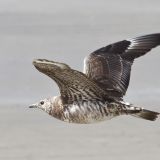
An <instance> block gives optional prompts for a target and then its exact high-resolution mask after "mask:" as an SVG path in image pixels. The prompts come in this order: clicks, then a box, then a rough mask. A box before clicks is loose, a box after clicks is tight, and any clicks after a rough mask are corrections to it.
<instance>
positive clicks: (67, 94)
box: [33, 59, 110, 105]
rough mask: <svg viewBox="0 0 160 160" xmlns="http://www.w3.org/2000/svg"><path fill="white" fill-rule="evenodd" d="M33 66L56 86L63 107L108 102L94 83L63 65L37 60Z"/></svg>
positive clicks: (102, 91) (103, 93)
mask: <svg viewBox="0 0 160 160" xmlns="http://www.w3.org/2000/svg"><path fill="white" fill-rule="evenodd" d="M33 64H34V66H35V67H36V68H37V69H38V70H39V71H40V72H42V73H44V74H46V75H47V76H49V77H50V78H52V79H53V80H54V81H55V82H56V83H57V84H58V86H59V88H60V93H61V98H62V100H63V104H64V105H65V104H67V105H68V104H73V103H74V102H76V101H89V100H92V101H97V100H100V101H102V100H110V98H109V97H108V96H107V94H106V92H105V91H104V90H103V89H101V88H100V87H99V86H98V85H97V84H96V83H95V82H93V81H92V80H90V79H88V77H87V76H86V75H85V74H83V73H81V72H78V71H75V70H73V69H71V68H70V67H69V66H68V65H66V64H64V63H58V62H54V61H48V60H44V59H38V60H35V61H34V62H33Z"/></svg>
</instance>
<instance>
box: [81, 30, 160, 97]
mask: <svg viewBox="0 0 160 160" xmlns="http://www.w3.org/2000/svg"><path fill="white" fill-rule="evenodd" d="M158 45H160V33H157V34H150V35H145V36H141V37H136V38H132V39H128V40H123V41H120V42H117V43H113V44H111V45H108V46H106V47H103V48H100V49H98V50H96V51H95V52H93V53H91V54H90V55H89V56H88V57H87V58H86V59H85V64H84V73H85V74H86V75H87V76H88V77H89V78H90V79H92V80H94V81H95V82H96V83H97V84H98V85H99V86H100V87H101V88H103V89H104V90H105V91H107V92H108V93H109V94H110V95H112V96H115V97H123V95H125V93H126V91H127V88H128V85H129V81H130V73H131V66H132V64H133V61H134V59H135V58H138V57H140V56H143V55H144V54H146V53H147V52H149V51H150V50H151V49H152V48H154V47H156V46H158Z"/></svg>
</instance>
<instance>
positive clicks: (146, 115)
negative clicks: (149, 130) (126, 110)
mask: <svg viewBox="0 0 160 160" xmlns="http://www.w3.org/2000/svg"><path fill="white" fill-rule="evenodd" d="M131 115H132V116H135V117H138V118H142V119H146V120H150V121H155V120H156V119H157V118H158V115H160V113H158V112H154V111H149V110H146V109H142V110H141V111H139V113H135V114H131Z"/></svg>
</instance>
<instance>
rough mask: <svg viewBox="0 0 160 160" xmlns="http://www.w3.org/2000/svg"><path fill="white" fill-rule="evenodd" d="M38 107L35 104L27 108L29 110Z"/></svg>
mask: <svg viewBox="0 0 160 160" xmlns="http://www.w3.org/2000/svg"><path fill="white" fill-rule="evenodd" d="M37 107H38V106H37V105H36V104H31V105H30V106H29V108H37Z"/></svg>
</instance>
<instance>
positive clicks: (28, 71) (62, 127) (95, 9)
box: [0, 0, 160, 160]
mask: <svg viewBox="0 0 160 160" xmlns="http://www.w3.org/2000/svg"><path fill="white" fill-rule="evenodd" d="M156 32H160V1H159V0H152V1H150V0H134V1H129V0H121V1H117V0H79V1H78V0H45V1H44V0H0V58H1V62H0V159H2V160H14V159H15V160H36V159H38V160H44V159H45V160H50V159H56V160H63V159H65V160H66V159H67V160H68V159H69V160H72V159H77V160H79V159H81V160H88V159H93V160H99V159H101V160H103V159H112V160H128V159H129V160H133V159H136V160H150V159H154V160H159V157H160V138H159V135H160V120H157V121H156V122H154V123H153V122H148V121H144V120H140V119H136V118H133V117H127V116H124V117H118V118H115V119H113V120H111V121H106V122H102V123H98V124H93V125H75V124H67V123H63V122H60V121H58V120H56V119H54V118H52V117H50V116H48V115H47V114H46V113H44V112H42V111H40V110H31V109H28V105H29V104H31V103H34V102H36V101H39V100H40V99H43V98H45V97H50V96H54V95H57V94H59V91H58V87H57V85H56V84H55V83H54V82H53V81H52V80H50V79H49V78H48V77H47V76H45V75H42V74H40V73H39V72H38V71H37V70H36V69H35V68H34V67H33V65H32V61H33V59H35V58H46V59H51V60H55V61H60V62H65V63H67V64H69V65H70V66H71V67H72V68H75V69H77V70H83V59H84V57H85V56H86V55H88V54H89V53H91V52H92V51H94V50H96V49H98V48H100V47H102V46H105V45H107V44H110V43H113V42H116V41H119V40H123V39H125V38H132V37H135V36H139V35H144V34H149V33H156ZM159 61H160V47H159V48H158V47H157V48H156V49H154V50H152V53H151V52H150V53H149V54H148V55H146V56H144V57H142V58H140V59H138V60H136V62H135V64H134V66H133V68H132V76H131V81H130V86H129V89H128V93H127V95H126V97H125V99H126V100H127V101H129V102H131V103H134V104H137V105H139V106H144V107H145V108H148V109H151V110H155V111H159V112H160V104H159V103H160V98H159V96H160V90H159V88H160V82H159V79H160V74H159V68H160V63H159Z"/></svg>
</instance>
